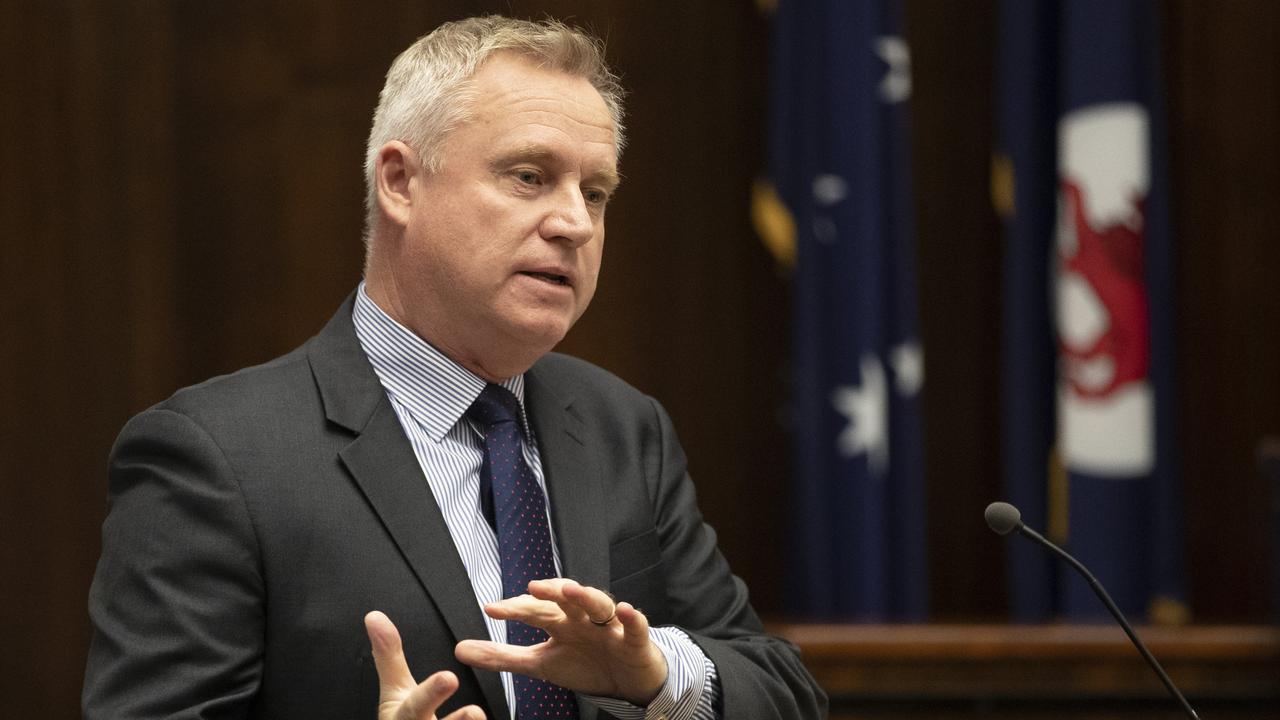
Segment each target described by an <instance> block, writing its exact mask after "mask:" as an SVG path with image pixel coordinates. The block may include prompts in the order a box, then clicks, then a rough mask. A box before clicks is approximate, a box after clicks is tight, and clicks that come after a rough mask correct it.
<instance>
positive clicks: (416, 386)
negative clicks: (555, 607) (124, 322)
mask: <svg viewBox="0 0 1280 720" xmlns="http://www.w3.org/2000/svg"><path fill="white" fill-rule="evenodd" d="M352 319H353V321H354V323H355V329H356V337H357V338H358V339H359V341H360V345H361V347H362V348H363V349H364V352H365V355H367V356H368V358H369V362H370V363H371V364H372V365H373V370H374V373H375V374H376V375H377V376H378V379H379V380H380V381H381V383H382V387H383V388H384V389H385V390H386V392H387V398H388V399H389V400H390V401H391V406H392V408H393V409H394V410H395V413H396V417H397V418H399V420H400V425H401V427H403V428H404V432H405V436H406V437H407V438H408V439H409V444H410V445H412V447H413V452H414V455H415V456H416V457H417V459H418V464H419V465H420V466H421V467H422V472H423V475H424V476H425V477H426V480H427V484H428V485H429V486H430V487H431V492H432V494H433V495H434V496H435V500H436V504H438V505H439V506H440V512H441V513H442V514H443V515H444V520H445V524H446V525H447V526H448V528H449V534H450V535H451V536H452V537H453V542H454V545H455V546H456V547H457V549H458V555H459V556H460V557H461V559H462V564H463V566H464V567H465V568H466V570H467V576H468V577H469V578H470V579H471V589H472V591H473V592H474V593H475V596H476V603H477V604H478V605H479V606H480V607H481V608H483V607H484V606H485V605H487V604H489V603H492V602H497V601H498V600H501V599H502V580H501V578H502V573H501V569H500V566H499V561H498V540H497V536H496V535H495V534H494V532H493V528H492V527H490V526H489V523H488V522H487V521H486V520H485V518H484V514H483V511H482V510H481V506H480V465H481V462H482V461H483V458H484V450H483V445H482V442H481V441H482V437H483V434H482V432H481V430H480V429H479V428H477V427H475V425H474V424H473V423H472V422H471V421H470V420H467V419H466V418H465V414H466V411H467V408H469V407H470V406H471V403H472V402H473V401H474V400H475V399H476V398H477V397H479V395H480V391H481V390H483V389H484V386H485V384H486V381H485V380H484V379H482V378H480V377H479V376H477V375H475V374H474V373H472V372H470V371H468V370H467V369H465V368H463V367H461V366H460V365H458V364H457V363H455V362H453V361H452V360H450V359H449V358H448V357H446V356H445V355H444V354H443V353H441V352H440V351H439V350H437V349H436V348H434V347H433V346H432V345H431V344H430V343H427V342H426V341H425V340H423V339H422V338H420V337H418V336H417V335H416V334H414V333H413V332H412V331H411V330H409V329H408V328H406V327H404V326H403V325H401V324H400V323H398V322H396V321H395V320H394V319H392V318H391V317H390V316H388V315H387V314H386V313H385V312H383V310H382V308H380V307H378V305H377V304H376V303H374V302H373V300H371V299H370V298H369V296H368V294H367V293H366V292H365V287H364V283H361V284H360V289H359V291H358V292H357V293H356V301H355V309H354V311H353V313H352ZM501 385H502V386H503V387H505V388H506V389H508V390H510V391H511V392H512V394H514V395H515V396H516V399H517V400H519V401H520V424H521V431H522V439H523V442H522V443H521V445H522V448H523V451H524V459H525V462H526V463H528V465H529V468H530V469H531V470H532V471H533V474H534V476H535V477H536V478H537V481H538V484H539V485H540V486H541V487H542V490H543V494H544V495H545V494H546V481H545V479H544V478H543V473H542V463H541V461H540V460H539V458H538V445H537V440H536V438H534V437H533V433H532V430H531V428H530V426H529V422H528V418H527V416H526V415H525V409H524V376H523V375H516V376H515V377H512V378H509V379H507V380H505V381H503V382H502V383H501ZM548 525H549V526H550V518H549V517H548ZM554 532H555V531H554V529H553V530H552V538H551V539H552V554H553V556H554V560H555V565H556V572H557V573H560V572H561V565H560V551H559V548H558V547H557V545H556V542H555V534H554ZM481 614H482V615H483V617H484V621H485V626H486V627H487V629H488V631H489V638H490V639H491V640H493V641H494V642H500V643H503V642H506V639H507V630H506V621H504V620H495V619H493V618H491V617H489V616H488V615H484V614H483V612H482V613H481ZM649 633H650V638H651V639H652V640H653V642H654V644H656V645H657V646H658V648H659V649H660V650H661V651H662V654H663V655H664V656H665V658H666V661H667V668H668V675H667V683H666V685H665V686H664V687H663V689H662V690H661V691H660V692H659V693H658V697H657V698H655V699H654V700H653V702H651V703H650V704H649V706H648V707H647V708H641V707H637V706H635V705H632V704H631V703H628V702H626V701H623V700H618V699H615V698H602V697H595V696H586V697H587V699H588V700H590V701H591V702H593V703H595V704H596V705H598V706H600V707H601V708H603V709H604V710H606V711H608V712H609V713H610V714H612V715H614V716H616V717H618V718H620V719H621V720H640V719H641V718H645V719H646V720H650V719H651V720H657V719H658V718H668V719H669V720H695V719H696V720H713V719H714V718H715V717H716V713H715V712H714V710H713V708H714V707H715V705H716V699H717V696H718V695H719V691H720V682H719V678H718V677H717V675H716V667H715V665H714V664H713V663H712V662H711V661H710V660H709V659H708V658H707V657H706V654H705V653H703V652H702V650H701V648H699V647H698V646H697V645H696V644H695V643H694V642H693V641H692V640H691V639H690V638H689V636H688V635H686V634H685V633H683V632H681V631H680V630H678V629H676V628H670V627H660V628H651V629H650V631H649ZM501 677H502V687H503V689H504V690H505V692H506V696H507V705H508V707H510V708H511V709H512V717H513V718H514V716H515V688H514V685H513V684H512V681H511V674H510V673H506V672H504V673H501Z"/></svg>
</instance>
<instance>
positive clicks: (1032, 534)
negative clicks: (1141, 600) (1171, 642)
mask: <svg viewBox="0 0 1280 720" xmlns="http://www.w3.org/2000/svg"><path fill="white" fill-rule="evenodd" d="M1015 529H1016V530H1017V531H1018V532H1020V533H1022V534H1023V535H1025V536H1026V537H1028V538H1030V539H1032V540H1034V541H1036V542H1038V543H1040V544H1041V545H1043V546H1044V547H1046V548H1049V550H1051V551H1052V552H1053V554H1055V555H1057V556H1058V557H1060V558H1062V559H1063V560H1066V561H1067V564H1068V565H1070V566H1071V567H1073V568H1075V569H1076V572H1078V573H1080V575H1082V576H1083V577H1084V579H1085V580H1087V581H1089V587H1091V588H1093V592H1094V593H1095V594H1096V595H1097V596H1098V598H1099V599H1101V600H1102V604H1103V605H1106V606H1107V610H1109V611H1110V612H1111V615H1112V616H1113V617H1115V619H1116V621H1117V622H1119V623H1120V627H1121V628H1123V629H1124V633H1125V634H1126V635H1128V636H1129V640H1131V641H1132V642H1133V645H1134V647H1136V648H1138V652H1140V653H1142V657H1143V658H1145V659H1146V661H1147V664H1148V665H1150V666H1151V669H1152V670H1155V671H1156V675H1159V676H1160V682H1162V683H1164V686H1165V688H1166V689H1167V690H1168V691H1169V694H1170V695H1172V696H1173V697H1175V698H1177V700H1178V703H1179V704H1181V705H1182V709H1183V711H1184V712H1186V714H1187V717H1189V718H1191V719H1192V720H1200V716H1199V715H1197V714H1196V711H1195V710H1192V709H1191V704H1190V703H1188V702H1187V699H1186V698H1185V697H1183V696H1182V692H1181V691H1180V690H1178V687H1177V686H1176V685H1174V684H1173V681H1172V680H1170V679H1169V676H1168V675H1167V674H1165V671H1164V668H1162V667H1160V662H1159V661H1158V660H1156V657H1155V656H1154V655H1152V654H1151V651H1150V650H1147V646H1146V645H1143V644H1142V640H1140V639H1138V634H1137V633H1136V632H1134V631H1133V626H1131V625H1130V624H1129V621H1128V620H1126V619H1125V618H1124V613H1121V612H1120V608H1118V607H1116V604H1115V602H1113V601H1112V600H1111V596H1110V595H1108V594H1107V591H1106V590H1105V589H1103V587H1102V583H1100V582H1098V579H1097V578H1095V577H1094V576H1093V573H1091V572H1089V570H1088V569H1087V568H1086V567H1085V566H1084V565H1082V564H1081V563H1080V561H1079V560H1076V559H1075V558H1073V557H1071V555H1069V554H1068V553H1067V551H1065V550H1063V549H1062V548H1060V547H1058V546H1057V545H1055V544H1053V543H1051V542H1049V541H1048V540H1047V539H1045V537H1044V536H1043V535H1041V534H1040V533H1038V532H1036V531H1035V530H1032V529H1031V528H1029V527H1027V526H1026V525H1024V524H1022V522H1021V521H1019V522H1018V525H1017V527H1016V528H1015Z"/></svg>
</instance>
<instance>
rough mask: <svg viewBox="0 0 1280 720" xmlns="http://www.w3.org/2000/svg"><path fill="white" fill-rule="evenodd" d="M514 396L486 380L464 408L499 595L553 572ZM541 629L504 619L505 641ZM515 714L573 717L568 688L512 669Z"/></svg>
mask: <svg viewBox="0 0 1280 720" xmlns="http://www.w3.org/2000/svg"><path fill="white" fill-rule="evenodd" d="M518 409H519V406H518V401H517V400H516V397H515V395H512V394H511V391H509V390H507V389H506V388H504V387H501V386H498V385H487V386H485V389H484V391H483V392H481V393H480V397H478V398H476V401H475V402H474V403H472V405H471V408H470V409H468V410H467V417H469V418H471V419H472V420H473V421H474V422H475V423H476V424H477V425H479V426H480V427H481V429H482V430H483V432H484V463H483V464H482V465H481V467H480V487H481V488H482V490H481V492H484V490H483V489H484V488H486V487H488V488H492V493H493V511H494V529H495V530H496V531H497V534H498V559H499V563H500V564H501V566H502V596H503V597H514V596H516V595H523V594H524V593H526V592H528V587H529V581H531V580H545V579H546V578H552V577H556V566H555V561H554V559H553V557H552V554H551V529H550V527H548V525H547V505H546V497H545V496H544V495H543V493H542V488H541V487H540V486H539V485H538V480H537V478H535V477H534V475H533V471H532V470H530V469H529V465H528V464H527V463H525V461H524V454H523V453H522V452H521V450H520V425H519V423H518V422H517V417H518V415H519V413H518ZM546 639H547V633H546V632H545V631H543V630H540V629H538V628H535V627H532V626H530V625H526V624H524V623H521V622H516V621H514V620H508V621H507V642H509V643H511V644H513V645H535V644H537V643H540V642H542V641H544V640H546ZM512 679H513V680H514V682H515V691H516V717H517V718H518V720H544V719H550V718H577V717H578V705H577V702H576V701H575V700H574V698H573V693H571V692H569V691H568V690H566V689H564V688H562V687H560V686H558V685H552V684H551V683H549V682H546V681H543V680H537V679H534V678H531V677H526V676H524V675H514V674H513V675H512Z"/></svg>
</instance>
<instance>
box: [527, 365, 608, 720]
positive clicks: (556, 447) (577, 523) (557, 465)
mask: <svg viewBox="0 0 1280 720" xmlns="http://www.w3.org/2000/svg"><path fill="white" fill-rule="evenodd" d="M539 367H540V366H539V365H534V366H533V368H532V369H530V370H529V372H527V373H525V405H526V406H527V408H528V415H529V423H530V424H531V425H532V426H533V433H534V436H535V437H537V439H538V456H539V458H540V459H541V461H542V473H543V477H544V479H545V480H546V483H547V495H548V499H549V500H550V503H551V524H552V526H553V527H554V528H555V533H556V545H557V547H559V549H560V565H561V570H562V571H563V574H564V576H565V577H569V578H573V579H574V580H577V581H578V582H580V583H582V584H583V585H589V586H591V587H597V588H601V589H603V590H608V589H609V545H608V542H609V534H608V528H607V526H606V525H605V507H604V502H603V499H604V490H603V489H602V488H601V486H600V477H601V476H600V470H599V463H598V461H597V459H596V455H595V452H594V451H593V448H592V447H591V443H592V441H593V440H594V438H593V436H592V435H591V433H590V432H589V429H588V428H587V426H586V425H585V424H584V423H583V422H582V421H581V420H580V419H579V418H578V417H577V416H576V415H574V414H573V412H572V404H573V401H572V396H571V395H569V394H568V393H565V392H563V390H562V389H561V388H559V387H557V385H556V383H555V382H554V380H555V378H554V377H552V376H550V375H549V374H548V373H547V372H546V371H545V370H540V369H539ZM578 711H579V715H580V717H581V718H582V720H596V718H597V717H599V708H597V707H596V706H595V705H592V704H590V703H584V702H582V701H581V700H579V701H578Z"/></svg>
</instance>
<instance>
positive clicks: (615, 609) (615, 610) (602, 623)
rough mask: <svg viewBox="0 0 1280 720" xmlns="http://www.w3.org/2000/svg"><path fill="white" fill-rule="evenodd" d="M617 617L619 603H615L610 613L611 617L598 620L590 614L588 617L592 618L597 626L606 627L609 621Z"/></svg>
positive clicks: (592, 621)
mask: <svg viewBox="0 0 1280 720" xmlns="http://www.w3.org/2000/svg"><path fill="white" fill-rule="evenodd" d="M616 617H618V603H614V604H613V611H612V612H610V613H609V617H607V618H605V619H603V620H596V619H593V618H592V617H591V616H590V615H588V616H587V619H588V620H590V621H591V624H592V625H595V626H596V627H604V626H605V625H608V624H609V623H611V622H613V619H614V618H616Z"/></svg>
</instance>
